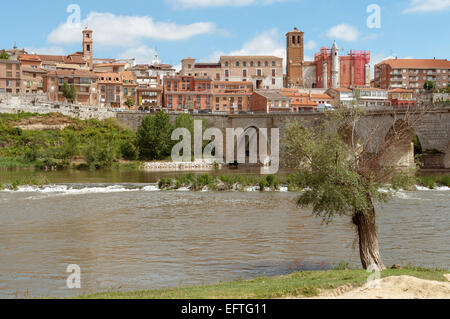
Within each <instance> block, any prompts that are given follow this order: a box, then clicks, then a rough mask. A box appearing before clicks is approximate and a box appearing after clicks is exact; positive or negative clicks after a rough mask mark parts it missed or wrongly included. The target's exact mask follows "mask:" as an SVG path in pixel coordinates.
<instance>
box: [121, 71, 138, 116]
mask: <svg viewBox="0 0 450 319" xmlns="http://www.w3.org/2000/svg"><path fill="white" fill-rule="evenodd" d="M119 76H120V78H121V81H122V85H123V104H122V107H125V106H126V107H127V108H129V107H128V106H127V105H126V104H125V102H126V101H127V100H128V99H131V100H132V101H133V106H132V107H131V108H130V109H136V105H137V103H138V100H137V95H136V89H137V81H136V75H135V74H134V73H133V72H131V71H123V72H120V73H119Z"/></svg>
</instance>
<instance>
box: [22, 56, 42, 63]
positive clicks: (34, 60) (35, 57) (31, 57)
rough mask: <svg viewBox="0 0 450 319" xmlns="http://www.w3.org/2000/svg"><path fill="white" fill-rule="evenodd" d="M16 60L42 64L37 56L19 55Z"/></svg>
mask: <svg viewBox="0 0 450 319" xmlns="http://www.w3.org/2000/svg"><path fill="white" fill-rule="evenodd" d="M18 59H19V60H20V61H30V62H42V60H41V58H40V57H39V55H37V54H20V55H19V57H18Z"/></svg>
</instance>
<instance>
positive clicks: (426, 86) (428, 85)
mask: <svg viewBox="0 0 450 319" xmlns="http://www.w3.org/2000/svg"><path fill="white" fill-rule="evenodd" d="M435 87H436V85H435V84H434V82H433V81H425V84H424V85H423V88H424V89H425V90H427V91H433V90H434V88H435Z"/></svg>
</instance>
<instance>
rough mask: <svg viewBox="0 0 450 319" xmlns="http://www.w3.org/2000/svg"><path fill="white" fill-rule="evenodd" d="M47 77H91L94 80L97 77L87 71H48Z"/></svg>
mask: <svg viewBox="0 0 450 319" xmlns="http://www.w3.org/2000/svg"><path fill="white" fill-rule="evenodd" d="M48 75H49V76H68V77H71V76H72V77H91V78H96V77H97V75H96V74H95V73H94V72H91V71H88V70H55V71H49V72H48Z"/></svg>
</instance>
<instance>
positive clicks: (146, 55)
mask: <svg viewBox="0 0 450 319" xmlns="http://www.w3.org/2000/svg"><path fill="white" fill-rule="evenodd" d="M155 53H156V51H155V50H154V49H152V48H149V47H148V46H146V45H141V46H139V47H135V48H131V49H128V50H126V51H124V52H122V53H121V54H119V55H118V56H117V57H118V58H119V59H132V58H134V59H136V64H152V62H153V58H154V57H155Z"/></svg>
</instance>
